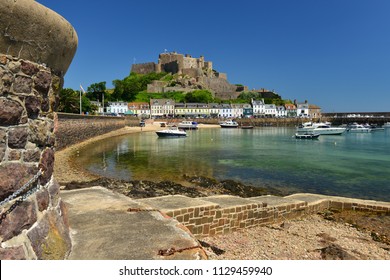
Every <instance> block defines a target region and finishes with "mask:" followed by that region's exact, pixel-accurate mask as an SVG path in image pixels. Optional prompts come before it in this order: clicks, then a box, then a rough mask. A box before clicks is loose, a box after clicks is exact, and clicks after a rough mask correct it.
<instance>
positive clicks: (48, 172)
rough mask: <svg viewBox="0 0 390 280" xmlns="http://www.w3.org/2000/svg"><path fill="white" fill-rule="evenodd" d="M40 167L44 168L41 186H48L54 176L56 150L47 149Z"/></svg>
mask: <svg viewBox="0 0 390 280" xmlns="http://www.w3.org/2000/svg"><path fill="white" fill-rule="evenodd" d="M40 166H41V168H42V171H43V172H44V173H43V175H42V176H41V184H42V185H45V184H47V183H48V182H49V181H50V179H51V176H52V175H53V169H54V150H53V149H51V148H46V149H45V150H44V151H43V152H42V155H41V162H40Z"/></svg>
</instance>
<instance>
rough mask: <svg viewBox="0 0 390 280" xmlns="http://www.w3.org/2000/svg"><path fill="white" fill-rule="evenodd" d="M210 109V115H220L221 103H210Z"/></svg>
mask: <svg viewBox="0 0 390 280" xmlns="http://www.w3.org/2000/svg"><path fill="white" fill-rule="evenodd" d="M208 109H209V114H210V116H211V117H213V118H215V117H218V116H219V112H220V109H221V105H220V104H218V103H209V105H208Z"/></svg>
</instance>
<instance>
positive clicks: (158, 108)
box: [150, 99, 175, 117]
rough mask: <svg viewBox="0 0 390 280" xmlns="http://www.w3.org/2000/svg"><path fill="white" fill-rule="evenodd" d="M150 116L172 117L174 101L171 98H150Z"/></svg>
mask: <svg viewBox="0 0 390 280" xmlns="http://www.w3.org/2000/svg"><path fill="white" fill-rule="evenodd" d="M150 111H151V115H152V117H173V116H174V115H175V101H174V100H172V99H150Z"/></svg>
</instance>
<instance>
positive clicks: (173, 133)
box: [156, 127, 187, 138]
mask: <svg viewBox="0 0 390 280" xmlns="http://www.w3.org/2000/svg"><path fill="white" fill-rule="evenodd" d="M156 134H157V135H158V137H166V138H168V137H172V138H177V137H186V136H187V133H186V132H185V131H184V130H180V129H178V128H177V127H170V128H168V129H164V130H159V131H156Z"/></svg>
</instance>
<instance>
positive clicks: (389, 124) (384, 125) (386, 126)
mask: <svg viewBox="0 0 390 280" xmlns="http://www.w3.org/2000/svg"><path fill="white" fill-rule="evenodd" d="M382 127H383V128H390V122H385V123H384V124H383V125H382Z"/></svg>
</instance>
